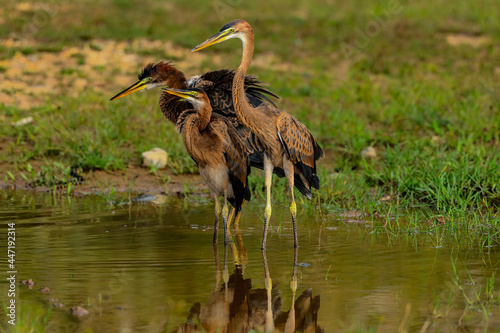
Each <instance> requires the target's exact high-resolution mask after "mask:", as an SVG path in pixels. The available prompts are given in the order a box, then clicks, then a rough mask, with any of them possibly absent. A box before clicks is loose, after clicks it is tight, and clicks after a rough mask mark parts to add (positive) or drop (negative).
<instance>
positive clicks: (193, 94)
mask: <svg viewBox="0 0 500 333" xmlns="http://www.w3.org/2000/svg"><path fill="white" fill-rule="evenodd" d="M163 91H165V92H167V93H169V94H171V95H175V96H179V97H181V98H182V99H185V100H187V99H189V98H193V97H196V96H197V95H198V94H197V92H196V91H192V90H182V89H172V88H163Z"/></svg>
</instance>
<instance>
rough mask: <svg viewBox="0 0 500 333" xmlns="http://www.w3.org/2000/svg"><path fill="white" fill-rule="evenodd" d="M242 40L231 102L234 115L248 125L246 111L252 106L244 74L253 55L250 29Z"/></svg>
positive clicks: (252, 39)
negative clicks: (246, 89) (241, 52)
mask: <svg viewBox="0 0 500 333" xmlns="http://www.w3.org/2000/svg"><path fill="white" fill-rule="evenodd" d="M242 42H243V55H242V57H241V62H240V65H239V66H238V69H237V70H236V73H235V75H234V79H233V103H234V109H235V111H236V115H237V116H238V118H239V119H240V120H241V122H242V123H243V125H245V126H247V127H249V126H248V125H250V124H248V122H249V121H251V120H250V119H249V118H248V117H249V116H250V115H249V114H248V112H246V111H247V110H250V109H252V106H251V105H250V104H249V103H248V101H247V98H246V96H245V75H246V73H247V70H248V68H249V67H250V63H251V62H252V57H253V48H254V37H253V31H252V30H251V29H250V30H249V31H248V33H246V34H245V35H244V40H242ZM250 127H251V126H250ZM250 127H249V129H250ZM250 130H251V129H250Z"/></svg>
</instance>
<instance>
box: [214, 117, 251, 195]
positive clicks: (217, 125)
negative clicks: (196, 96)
mask: <svg viewBox="0 0 500 333" xmlns="http://www.w3.org/2000/svg"><path fill="white" fill-rule="evenodd" d="M209 126H210V130H211V131H213V132H214V133H216V134H217V135H218V136H219V137H220V138H221V140H222V141H223V142H224V154H225V155H226V165H227V167H228V169H229V171H230V172H232V173H233V174H234V175H235V176H236V177H237V178H238V179H239V180H240V181H241V182H242V183H243V185H244V186H246V185H247V175H248V167H249V165H250V161H249V159H248V155H249V152H248V150H247V147H246V145H245V144H244V143H243V141H242V139H241V138H240V136H239V134H238V133H237V132H236V130H235V128H234V127H233V126H232V125H231V123H230V122H228V121H227V119H225V118H223V117H222V116H219V115H215V114H214V115H213V116H212V120H211V122H210V124H209Z"/></svg>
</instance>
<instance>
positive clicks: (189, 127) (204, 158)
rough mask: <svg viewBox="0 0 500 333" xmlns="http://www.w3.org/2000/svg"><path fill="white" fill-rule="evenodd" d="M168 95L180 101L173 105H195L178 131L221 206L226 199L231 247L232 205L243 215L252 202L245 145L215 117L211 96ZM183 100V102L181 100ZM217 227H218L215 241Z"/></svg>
mask: <svg viewBox="0 0 500 333" xmlns="http://www.w3.org/2000/svg"><path fill="white" fill-rule="evenodd" d="M163 91H164V92H166V93H168V94H170V95H173V96H174V97H177V98H176V100H174V99H172V100H171V103H176V102H177V103H185V102H188V103H190V104H191V105H192V107H193V108H192V109H188V110H185V111H184V112H182V113H181V114H180V115H179V119H178V120H177V125H176V128H177V131H178V132H179V133H181V134H182V138H183V141H184V146H185V147H186V149H187V151H188V153H189V155H190V156H191V157H192V158H193V160H194V161H195V162H196V164H197V165H198V167H199V169H200V175H201V177H202V178H203V180H204V181H205V183H206V184H207V186H208V188H209V189H210V191H211V192H212V194H213V195H214V197H215V201H216V202H218V201H219V200H218V195H223V196H224V206H223V208H222V221H223V223H224V244H227V229H228V226H227V217H228V215H229V214H228V213H229V211H228V207H227V202H228V201H229V202H230V203H231V205H232V206H233V207H234V209H235V211H236V212H240V211H241V205H242V203H243V200H247V201H248V200H250V197H251V195H250V188H249V187H248V174H249V173H250V159H249V156H248V151H247V149H246V147H245V144H244V143H243V141H242V140H241V137H240V136H239V135H238V133H237V132H236V129H235V128H234V126H233V125H232V124H231V122H230V121H229V120H228V119H227V118H225V117H223V116H221V115H218V114H216V113H212V107H211V105H210V99H209V98H208V96H207V94H206V93H205V92H204V91H203V90H201V89H197V88H192V89H186V90H181V89H172V88H164V89H163ZM179 97H180V99H179ZM216 233H217V225H215V231H214V239H215V238H216Z"/></svg>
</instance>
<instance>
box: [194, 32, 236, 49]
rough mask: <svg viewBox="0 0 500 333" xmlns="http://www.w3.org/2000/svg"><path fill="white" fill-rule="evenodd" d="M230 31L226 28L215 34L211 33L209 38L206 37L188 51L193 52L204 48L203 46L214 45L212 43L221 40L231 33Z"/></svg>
mask: <svg viewBox="0 0 500 333" xmlns="http://www.w3.org/2000/svg"><path fill="white" fill-rule="evenodd" d="M232 32H233V31H231V30H229V29H226V30H224V31H219V32H218V33H216V34H215V35H213V36H212V37H210V38H209V39H207V40H206V41H204V42H203V43H201V44H199V45H198V46H196V47H195V48H193V49H192V50H191V51H189V53H193V52H196V51H199V50H201V49H204V48H205V47H209V46H210V45H214V44H217V43H220V42H223V41H225V40H226V39H227V38H228V37H229V36H230V35H231V33H232Z"/></svg>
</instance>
